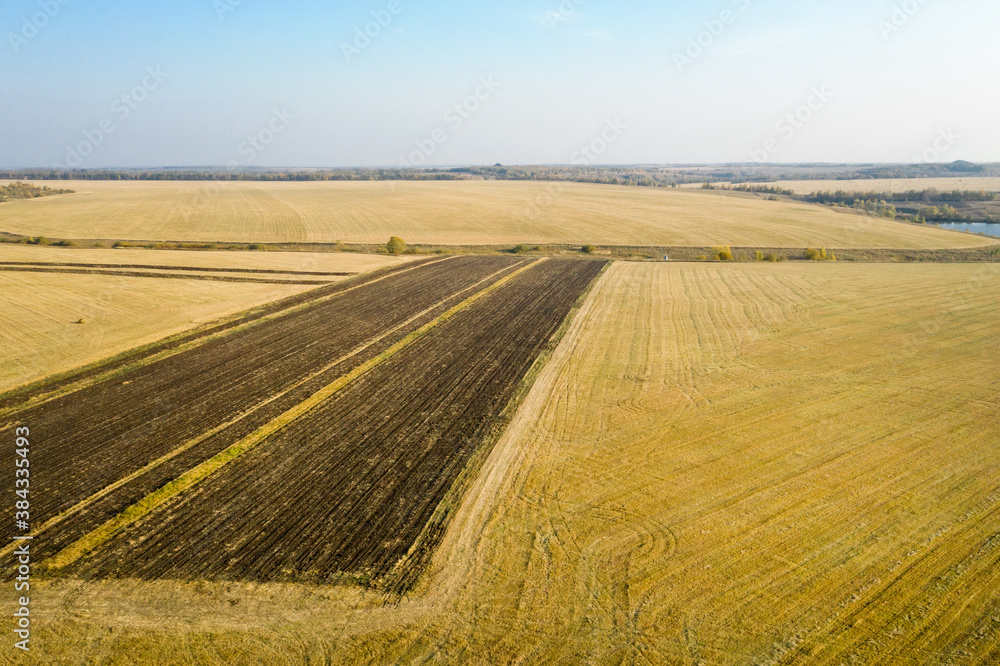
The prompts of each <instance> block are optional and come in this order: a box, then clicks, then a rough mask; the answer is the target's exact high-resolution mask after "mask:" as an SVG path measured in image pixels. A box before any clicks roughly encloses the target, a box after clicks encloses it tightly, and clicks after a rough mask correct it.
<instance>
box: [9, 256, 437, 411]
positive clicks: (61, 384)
mask: <svg viewBox="0 0 1000 666" xmlns="http://www.w3.org/2000/svg"><path fill="white" fill-rule="evenodd" d="M448 260H449V259H444V260H442V259H436V260H420V261H417V262H411V263H409V264H403V265H400V266H391V267H387V268H382V269H379V270H377V271H372V272H370V273H366V274H364V275H360V276H358V277H355V278H351V279H349V280H345V281H342V282H337V283H335V284H331V285H327V286H324V287H319V288H318V289H312V290H309V291H307V292H304V293H301V294H296V295H294V296H289V297H287V298H283V299H280V300H277V301H275V302H273V303H268V304H266V305H263V306H260V307H257V308H253V309H251V310H248V311H246V312H243V313H240V314H238V315H235V316H232V317H226V318H224V319H221V320H219V321H215V322H212V323H209V324H207V325H205V326H202V327H199V328H196V329H194V330H191V331H187V332H185V333H181V334H179V335H175V336H171V337H169V338H166V339H165V340H161V341H159V342H155V343H153V344H149V345H144V346H142V347H139V348H136V349H133V350H130V351H127V352H125V353H123V354H119V355H117V356H114V357H112V358H110V359H105V360H103V361H100V362H98V363H94V364H91V365H88V366H85V367H83V368H79V369H77V370H72V371H70V372H67V373H62V374H60V375H57V376H55V377H50V378H48V379H45V380H42V381H41V382H36V383H34V384H29V385H27V386H23V387H19V388H16V389H13V390H11V391H7V392H6V393H3V394H0V413H2V414H3V416H9V415H12V414H17V413H20V412H21V411H23V410H25V409H28V408H30V407H32V406H35V405H36V404H37V403H38V402H40V401H43V400H46V399H48V397H50V396H52V395H55V394H60V393H64V392H68V391H72V390H74V389H76V388H77V387H85V386H87V385H89V382H94V381H100V380H101V379H102V378H103V377H104V376H106V375H109V374H112V373H114V372H115V371H118V370H121V369H123V368H127V367H129V366H134V365H136V364H141V363H144V362H148V361H150V360H151V359H153V360H158V357H160V356H162V355H163V354H168V353H170V352H172V351H174V350H178V349H179V348H181V347H185V346H190V345H192V344H198V343H202V342H205V341H207V340H210V339H212V338H213V337H216V336H219V335H223V334H225V333H227V332H231V331H233V330H236V329H239V328H240V327H245V326H249V325H252V324H254V323H257V322H261V321H264V320H266V319H267V318H268V317H274V316H275V315H277V314H280V313H283V312H287V311H290V310H294V309H296V308H305V307H310V306H312V307H315V306H316V305H318V304H320V303H322V302H323V301H324V299H329V298H334V297H337V296H338V295H340V294H343V293H347V292H349V291H352V290H356V289H359V288H361V287H364V286H365V285H370V284H375V283H377V282H380V281H382V280H385V279H387V278H389V277H391V276H393V275H401V274H404V273H409V272H411V271H414V270H416V269H418V268H421V267H423V266H426V265H428V264H435V263H440V262H442V261H448Z"/></svg>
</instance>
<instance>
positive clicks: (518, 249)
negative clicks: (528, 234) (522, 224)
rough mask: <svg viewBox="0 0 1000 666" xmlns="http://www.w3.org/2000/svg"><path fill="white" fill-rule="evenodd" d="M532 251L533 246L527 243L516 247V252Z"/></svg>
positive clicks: (526, 252)
mask: <svg viewBox="0 0 1000 666" xmlns="http://www.w3.org/2000/svg"><path fill="white" fill-rule="evenodd" d="M529 252H531V248H530V247H528V246H527V245H518V246H516V247H515V248H514V254H528V253H529Z"/></svg>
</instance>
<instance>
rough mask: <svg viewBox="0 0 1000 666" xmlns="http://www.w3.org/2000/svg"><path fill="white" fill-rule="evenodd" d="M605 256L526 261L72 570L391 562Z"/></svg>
mask: <svg viewBox="0 0 1000 666" xmlns="http://www.w3.org/2000/svg"><path fill="white" fill-rule="evenodd" d="M602 268H603V263H602V262H575V261H561V260H552V261H549V262H545V263H543V264H541V265H538V266H534V267H532V268H530V269H529V270H528V271H527V272H525V273H524V274H522V275H520V276H518V277H517V278H515V279H514V280H513V281H512V282H510V283H509V284H507V285H505V286H503V287H502V288H501V289H499V290H498V291H496V292H494V293H493V294H490V295H489V296H487V297H485V298H483V299H482V300H481V301H479V302H477V303H475V304H474V305H472V306H470V307H469V308H467V309H466V310H464V311H462V312H460V313H459V314H457V315H456V316H455V317H454V318H452V319H451V320H449V321H447V322H445V323H443V324H441V325H439V326H438V327H437V328H435V329H434V330H433V331H432V332H430V333H429V334H427V335H426V336H424V337H423V338H421V339H420V340H418V341H416V342H415V343H413V344H412V345H410V346H409V347H407V348H406V349H404V350H402V351H401V352H399V353H398V354H396V355H395V356H393V357H391V358H390V359H388V360H387V361H385V362H384V363H382V364H381V365H379V366H378V367H376V368H375V369H373V370H372V371H370V372H369V373H368V374H366V375H364V376H363V377H361V378H359V379H358V380H357V381H356V382H355V383H353V384H351V385H350V386H348V387H346V388H345V389H343V390H342V391H341V392H340V393H338V394H336V395H335V396H334V397H333V398H331V399H330V400H329V401H327V402H326V403H324V404H323V405H321V406H320V407H318V408H316V409H314V410H313V411H312V412H310V413H309V414H307V415H306V416H304V417H303V418H301V419H299V420H298V421H295V422H293V423H292V424H291V425H289V426H288V427H287V428H285V429H284V430H282V431H281V432H279V433H277V434H275V435H273V436H272V437H271V438H270V440H269V441H267V442H266V444H265V445H262V446H260V447H258V448H257V449H255V450H254V451H252V452H251V453H248V454H247V455H246V456H244V457H242V458H239V459H237V460H236V461H234V462H233V463H232V464H230V465H228V466H226V467H224V468H223V469H221V470H220V471H219V472H217V473H216V474H215V475H214V476H212V477H210V478H209V479H207V480H206V481H204V482H203V483H202V484H200V485H199V486H197V487H196V488H194V489H193V490H190V491H188V492H186V493H185V494H183V495H182V496H181V497H180V498H179V499H178V500H177V501H176V502H174V503H172V504H168V505H165V506H163V507H161V508H160V509H157V510H156V511H154V512H153V513H152V514H150V515H149V516H147V517H146V518H144V519H143V520H142V521H140V522H139V523H138V524H136V525H135V526H134V527H133V528H131V529H128V530H125V531H124V532H122V533H121V534H119V535H118V536H116V537H115V538H114V539H112V541H110V542H109V543H108V544H107V545H106V546H105V548H103V549H102V550H99V551H97V552H96V553H94V554H93V555H91V556H90V557H88V558H85V559H84V560H81V561H80V563H79V564H78V566H77V567H76V568H75V570H76V572H77V573H81V574H83V575H88V576H136V577H142V578H156V577H164V576H166V577H185V578H186V577H207V578H214V579H231V578H233V579H252V580H323V581H328V580H334V579H338V578H339V577H341V576H343V575H348V576H352V577H361V578H362V579H368V578H369V577H372V578H376V579H377V578H380V577H382V576H384V575H385V574H386V573H388V572H389V571H390V570H391V569H392V568H393V566H394V565H395V564H396V563H397V562H398V561H399V560H401V559H402V558H403V557H404V556H406V554H407V553H408V551H409V550H410V548H411V546H412V545H413V543H414V542H415V540H416V538H417V537H418V536H419V534H420V533H421V532H422V530H423V528H424V526H425V525H426V524H427V521H428V520H429V519H430V517H431V515H432V514H433V513H434V511H435V509H436V508H437V506H438V504H439V502H440V501H441V498H442V497H443V496H444V495H445V494H446V493H447V491H448V489H449V488H450V487H451V485H452V484H453V482H454V480H455V478H456V477H457V476H458V474H459V473H460V472H461V470H462V469H463V468H464V466H465V464H466V462H467V461H468V460H469V458H470V457H471V456H472V454H473V453H475V452H476V450H477V447H478V446H479V445H480V443H481V442H482V441H483V439H484V437H485V436H486V435H487V434H488V433H489V432H490V430H491V429H493V428H495V427H496V425H497V423H496V419H497V416H498V415H499V414H500V413H501V412H502V411H503V408H504V406H505V405H506V404H507V402H508V401H509V400H510V398H511V396H512V394H513V392H514V390H515V389H516V387H517V386H518V384H519V382H520V381H521V379H522V378H523V377H524V375H525V373H526V372H527V370H528V369H529V368H530V366H531V365H532V363H533V362H534V360H535V358H536V357H537V355H538V354H539V353H540V352H541V350H542V349H543V348H544V347H545V345H546V344H547V342H548V340H549V339H550V337H551V336H552V334H553V333H554V332H555V330H556V329H557V328H558V327H559V325H560V324H561V322H562V320H563V318H564V317H565V316H566V314H567V313H568V312H569V309H570V308H571V307H572V306H573V304H574V303H575V302H576V300H577V298H578V296H579V295H580V294H581V293H582V292H583V290H585V289H586V287H587V285H588V284H589V283H590V282H591V281H592V279H593V278H594V277H595V276H596V275H597V274H598V273H599V272H600V270H601V269H602ZM182 543H183V544H184V547H183V550H178V545H179V544H182Z"/></svg>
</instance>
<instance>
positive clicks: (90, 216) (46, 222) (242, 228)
mask: <svg viewBox="0 0 1000 666" xmlns="http://www.w3.org/2000/svg"><path fill="white" fill-rule="evenodd" d="M64 186H65V187H69V188H71V189H73V190H75V192H76V193H75V194H65V195H59V196H52V197H43V198H39V199H31V200H20V201H12V202H8V203H5V204H3V205H0V230H2V231H5V232H9V233H15V234H24V235H27V236H48V237H54V238H69V239H118V240H122V239H125V240H134V241H140V240H141V241H208V242H216V241H220V242H243V241H245V242H307V241H317V242H328V243H333V242H335V241H344V242H357V243H379V244H381V243H384V242H385V241H386V239H387V238H388V237H389V236H390V235H398V236H402V237H403V238H404V239H405V240H406V241H407V242H410V243H414V244H416V243H421V244H432V245H499V244H512V245H516V244H520V243H537V244H548V243H552V244H557V243H561V244H587V243H592V244H596V245H628V246H713V245H731V246H739V247H796V248H804V247H827V248H866V247H871V248H876V247H881V248H898V249H954V248H962V247H978V246H982V245H986V244H988V243H989V241H987V240H983V239H980V238H977V237H975V236H969V235H965V234H959V233H955V232H949V231H946V230H942V229H937V228H929V227H924V226H920V225H907V224H903V223H900V222H893V221H889V220H885V219H882V218H874V217H867V216H860V215H855V214H853V213H839V212H835V211H833V210H830V209H828V208H825V207H823V206H815V205H809V204H801V203H789V202H785V201H765V200H763V199H760V198H758V197H748V196H734V195H732V194H731V193H723V192H704V191H691V190H680V189H664V188H646V187H621V186H614V185H589V184H580V183H544V182H515V181H509V182H508V181H456V182H434V181H430V182H413V181H390V182H377V181H372V182H368V181H366V182H305V183H267V182H226V183H198V182H176V181H175V182H163V181H148V182H141V181H72V182H67V183H64Z"/></svg>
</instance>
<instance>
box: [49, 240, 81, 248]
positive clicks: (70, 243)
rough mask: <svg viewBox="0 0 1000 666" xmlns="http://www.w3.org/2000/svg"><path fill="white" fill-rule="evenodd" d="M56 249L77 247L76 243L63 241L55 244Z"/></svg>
mask: <svg viewBox="0 0 1000 666" xmlns="http://www.w3.org/2000/svg"><path fill="white" fill-rule="evenodd" d="M53 245H55V246H56V247H76V243H74V242H73V241H71V240H61V241H57V242H55V243H53Z"/></svg>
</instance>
